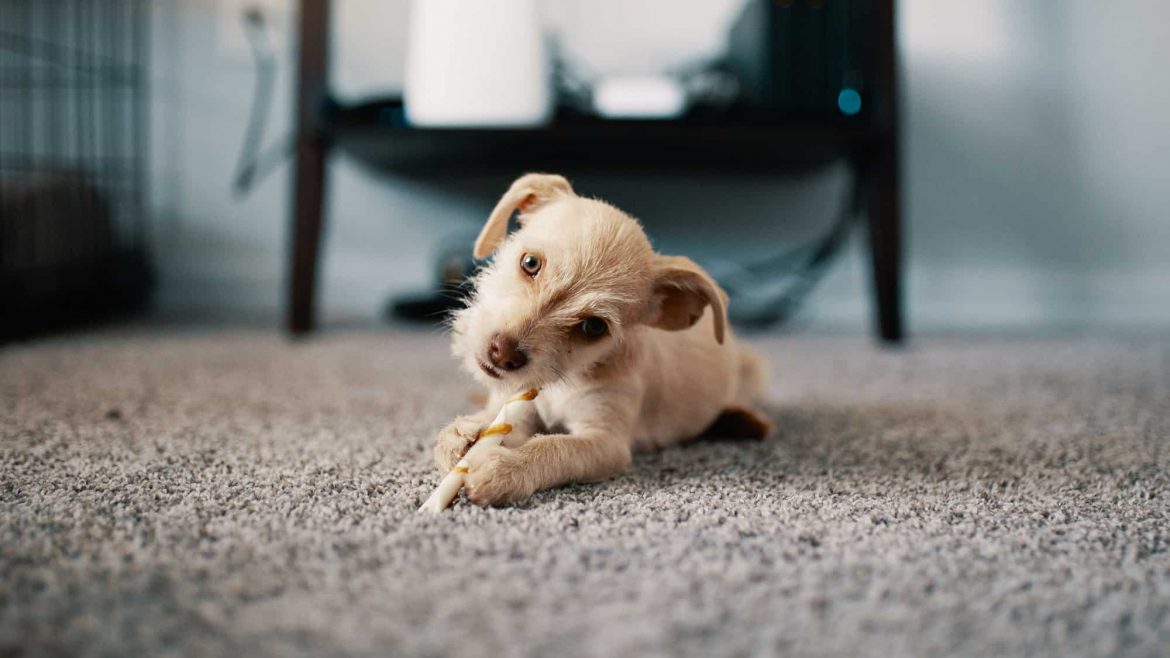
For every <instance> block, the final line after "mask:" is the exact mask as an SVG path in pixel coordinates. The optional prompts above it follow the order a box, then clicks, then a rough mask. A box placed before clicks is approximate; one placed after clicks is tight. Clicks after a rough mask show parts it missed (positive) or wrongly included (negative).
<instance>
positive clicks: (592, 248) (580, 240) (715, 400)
mask: <svg viewBox="0 0 1170 658" xmlns="http://www.w3.org/2000/svg"><path fill="white" fill-rule="evenodd" d="M515 211H519V212H520V214H519V223H520V226H521V228H520V229H519V230H517V231H516V232H515V233H513V234H512V235H511V236H509V235H508V234H507V232H508V222H509V219H510V218H511V216H512V214H513V212H515ZM474 253H475V256H476V257H477V258H487V257H488V256H490V255H492V254H493V253H494V254H495V258H494V260H493V261H492V263H491V264H490V265H489V266H487V267H486V268H485V269H484V270H482V271H481V272H480V273H479V274H478V276H477V277H476V279H475V292H474V294H473V295H472V297H471V298H470V300H469V302H468V305H467V307H466V308H464V309H462V310H460V311H458V312H456V313H455V314H454V316H453V319H452V334H453V341H452V344H453V347H452V352H453V353H454V355H455V356H456V357H457V358H458V359H460V360H461V362H462V363H463V365H464V366H465V367H466V368H467V370H468V371H470V372H471V373H472V375H474V376H475V377H476V378H477V379H479V380H480V381H482V382H483V383H484V384H486V385H487V386H488V389H489V391H490V393H489V396H488V401H487V406H486V407H485V408H484V409H483V410H482V411H479V412H477V413H474V414H471V415H469V416H463V417H460V418H456V419H455V421H454V422H452V423H451V424H450V425H449V426H447V427H446V428H445V429H443V430H442V431H441V432H440V433H439V437H438V441H437V444H436V445H435V460H436V461H437V462H438V465H439V468H440V469H442V470H443V471H444V472H446V471H447V470H449V469H450V468H451V467H452V466H453V465H454V464H455V463H456V462H457V461H458V460H459V459H460V458H462V457H463V456H464V454H465V453H466V452H467V449H468V447H469V446H470V445H471V443H472V442H473V441H475V439H476V437H477V435H478V433H479V431H480V430H481V429H483V428H484V426H485V425H486V424H487V423H489V422H491V420H492V418H493V417H494V416H495V414H496V412H497V411H498V410H499V408H500V405H501V404H503V402H504V401H505V400H506V399H507V398H508V397H509V396H511V395H513V394H514V393H515V392H516V391H519V390H523V389H526V388H529V387H540V388H541V394H540V397H538V398H537V399H536V404H535V405H534V406H535V413H533V414H531V415H530V417H529V418H525V419H521V420H520V421H519V424H520V425H521V426H522V427H521V431H519V432H516V431H514V432H513V434H514V435H519V434H523V435H528V434H530V433H532V432H540V433H539V434H536V435H535V436H533V437H532V438H531V439H530V440H528V441H526V442H523V443H522V444H518V445H517V444H514V443H513V444H508V443H505V447H498V448H494V449H492V450H489V451H486V452H485V451H476V452H477V453H480V454H478V455H475V456H474V458H470V457H469V467H468V472H467V475H466V480H465V481H466V485H465V490H466V492H467V496H468V498H469V499H470V500H471V501H472V502H474V503H477V504H480V505H498V504H505V503H512V502H516V501H520V500H523V499H524V498H527V497H528V496H530V495H531V494H532V493H533V492H535V491H539V490H541V489H545V488H548V487H555V486H558V485H563V484H567V483H570V482H588V481H595V480H601V479H605V478H609V477H612V476H615V475H618V474H619V473H621V472H622V471H623V470H625V469H626V467H627V466H629V464H630V452H631V450H632V449H633V448H635V447H661V446H666V445H670V444H673V443H678V442H680V441H684V440H687V439H691V438H694V437H696V436H698V435H699V434H700V433H701V432H702V431H703V430H704V429H705V428H709V427H712V426H713V425H715V426H717V427H718V428H719V431H720V433H721V434H723V435H725V436H726V435H728V434H734V435H739V436H745V437H762V436H764V435H765V434H767V432H768V431H769V423H768V421H767V420H766V419H765V417H764V416H763V415H762V414H760V413H757V412H756V411H754V410H753V409H752V407H751V404H752V401H753V399H754V398H755V397H756V396H757V395H758V394H759V393H760V391H761V389H762V387H763V383H764V382H763V379H764V377H763V369H762V367H761V362H760V360H759V358H758V356H757V355H756V354H754V353H753V352H751V351H750V350H748V349H747V348H746V347H744V346H742V345H740V344H739V343H737V342H736V340H735V336H734V335H733V334H732V332H731V329H730V327H728V322H727V313H726V307H727V295H726V294H725V293H724V292H723V290H721V289H720V288H719V286H718V285H717V284H716V283H715V281H714V280H712V279H711V277H710V276H709V275H708V274H707V273H706V272H704V271H703V270H702V268H700V267H699V266H698V265H696V264H695V263H694V262H692V261H691V260H690V259H688V258H685V257H682V256H664V255H661V254H657V253H655V252H654V250H653V249H652V248H651V246H650V242H649V240H647V238H646V234H645V233H644V232H643V230H642V227H641V226H640V225H639V224H638V222H637V221H636V220H634V219H633V218H632V217H630V216H629V215H626V214H625V213H623V212H622V211H620V210H618V209H617V208H614V207H613V206H610V205H608V204H606V203H603V202H601V201H597V200H594V199H585V198H582V197H579V196H577V195H576V194H575V193H574V192H573V188H572V187H570V186H569V183H568V181H566V180H565V179H564V178H562V177H560V176H554V175H549V174H528V175H526V176H523V177H521V178H519V179H518V180H516V182H515V183H513V184H512V186H511V188H510V189H509V190H508V192H507V193H506V194H504V196H503V198H502V199H500V202H499V204H498V205H497V206H496V208H495V210H493V211H492V213H491V216H490V217H488V220H487V223H486V224H485V225H484V227H483V230H482V231H481V233H480V234H479V238H478V240H476V243H475V252H474ZM716 421H718V423H717V422H716ZM513 425H516V423H513Z"/></svg>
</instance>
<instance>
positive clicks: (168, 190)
mask: <svg viewBox="0 0 1170 658" xmlns="http://www.w3.org/2000/svg"><path fill="white" fill-rule="evenodd" d="M737 1H738V0H726V2H719V3H704V4H703V5H702V7H703V8H704V9H703V11H704V12H705V13H703V14H700V13H698V12H697V11H691V12H689V13H680V12H677V11H675V12H674V14H673V16H674V17H675V20H673V21H671V22H663V21H654V22H653V23H652V24H653V25H654V26H655V29H654V30H653V31H652V32H650V33H649V34H647V35H646V36H645V38H643V39H640V40H636V41H633V40H632V41H631V42H630V43H632V44H634V45H632V46H630V47H629V48H626V47H623V48H622V49H614V48H612V47H607V46H608V45H609V44H607V43H606V42H603V41H598V40H597V39H596V35H597V34H607V35H610V37H611V38H616V35H618V34H619V32H620V30H621V29H623V28H624V29H627V30H628V26H630V25H637V24H638V17H637V16H629V15H628V13H629V12H630V11H634V10H632V9H630V5H629V4H628V3H626V4H625V5H621V3H618V5H614V6H619V5H620V6H625V7H626V9H625V10H624V11H625V12H626V15H622V16H620V17H619V18H618V19H616V20H611V21H609V22H608V23H607V22H605V21H604V20H603V19H604V13H603V12H601V11H596V12H589V13H587V12H586V11H585V9H584V8H585V6H586V5H585V4H583V3H581V2H579V1H577V0H560V1H559V2H557V3H554V4H551V5H546V14H547V18H548V20H549V22H550V24H551V25H552V26H553V27H554V28H555V29H556V30H557V31H558V32H559V33H560V34H561V35H562V36H563V38H564V39H565V40H566V42H567V43H569V44H570V47H571V49H572V50H573V52H574V53H575V54H576V55H577V56H579V57H581V58H584V59H585V60H587V61H589V62H591V63H592V64H593V65H594V68H595V70H613V69H615V68H621V67H622V66H623V62H624V61H633V62H642V63H646V62H654V63H656V64H657V63H671V62H675V61H682V60H685V58H686V57H688V56H690V55H693V53H690V51H688V50H687V48H684V47H682V46H683V45H684V44H685V45H688V46H689V45H690V44H700V46H701V48H702V49H703V51H704V52H709V51H711V50H712V49H717V48H718V46H719V38H720V36H719V30H718V29H714V28H712V27H710V26H716V27H717V26H718V25H719V21H721V20H725V18H726V17H727V16H728V15H730V14H732V13H733V10H734V7H735V5H736V4H737ZM607 2H609V3H613V2H614V0H607ZM265 3H266V4H268V5H272V6H273V7H274V8H275V10H276V11H274V12H273V16H274V20H275V22H276V27H277V30H278V34H279V39H278V42H279V47H280V49H281V52H282V57H283V60H284V62H285V65H284V66H283V67H282V69H281V74H282V78H281V81H280V93H279V94H278V98H277V102H276V105H275V110H274V114H273V120H272V122H271V124H270V125H269V126H268V134H269V137H270V138H271V139H276V138H278V137H280V136H282V135H285V134H287V132H288V129H289V114H290V110H289V100H290V93H289V91H290V86H289V85H290V75H291V67H290V66H289V61H288V55H289V53H290V51H291V48H290V47H289V38H290V37H289V34H288V29H289V27H290V26H291V25H292V24H293V16H292V11H291V10H290V8H289V7H288V6H287V3H284V2H280V1H278V0H265ZM239 4H240V1H239V0H176V1H175V2H173V3H165V4H164V5H160V6H159V7H160V8H159V11H158V14H157V15H156V20H155V22H156V30H155V33H156V35H157V37H156V41H155V44H156V48H155V52H156V62H155V68H156V76H155V78H156V80H155V82H156V87H155V98H156V102H155V112H154V121H155V126H154V135H155V163H156V167H155V180H154V193H153V203H154V205H155V207H156V209H157V211H158V217H159V221H158V223H157V231H156V238H157V243H158V246H159V251H160V255H161V261H162V265H163V272H162V274H163V279H162V282H163V286H162V290H161V294H160V302H161V305H162V307H163V308H164V310H166V311H168V312H176V313H190V312H201V311H202V312H206V311H216V312H223V311H225V310H226V311H228V312H232V313H236V314H249V315H257V316H260V317H266V318H268V317H275V314H276V313H277V311H278V309H279V307H280V304H281V302H282V290H283V288H282V285H283V284H282V281H283V271H284V263H283V259H284V256H283V254H284V252H285V249H286V240H287V236H286V231H285V226H286V222H287V218H286V215H287V200H288V197H289V191H288V185H289V177H288V168H287V167H286V168H283V169H281V170H279V171H278V172H277V173H276V175H274V176H272V177H271V178H269V179H268V180H266V181H265V182H264V183H263V184H262V185H260V186H259V187H258V188H257V189H256V190H255V191H254V192H253V193H252V194H251V195H249V196H247V197H245V198H243V199H235V198H233V197H232V195H231V193H230V172H231V171H232V168H233V166H234V159H235V156H236V150H237V148H238V146H239V141H240V138H241V135H242V133H243V129H244V120H245V117H246V115H247V111H248V102H249V94H250V85H251V83H252V75H251V65H250V62H249V60H248V58H247V54H246V50H244V49H243V47H242V43H241V40H240V39H239V37H238V35H236V36H235V37H233V36H232V30H233V29H236V28H235V21H234V20H233V19H232V18H231V17H232V16H234V13H235V11H236V10H238V7H239ZM335 4H336V5H337V6H338V15H337V21H336V23H337V25H336V32H337V34H338V37H337V39H336V42H337V44H338V49H337V52H336V57H335V61H334V64H335V66H334V69H335V76H336V80H337V89H338V90H339V92H340V93H342V94H343V95H346V96H347V97H360V96H364V95H372V94H378V93H384V92H385V91H386V90H388V89H397V88H399V87H400V85H401V80H400V78H401V69H402V64H401V62H402V58H403V50H404V35H405V31H406V24H405V21H406V17H407V14H408V10H407V9H408V6H407V3H406V2H405V1H404V0H393V1H386V0H344V1H338V2H336V3H335ZM598 4H599V3H597V2H594V3H589V5H588V7H590V8H597V6H598ZM668 4H670V6H672V7H677V6H678V5H677V3H668ZM663 6H664V5H662V2H658V1H656V2H653V3H640V4H639V5H637V8H636V11H639V12H646V15H648V16H651V17H653V16H656V15H657V12H661V11H663ZM901 9H902V11H901V25H900V28H901V30H902V33H901V39H902V44H901V45H902V53H903V60H904V61H903V67H904V70H905V71H904V73H905V88H904V102H903V108H904V112H905V119H906V128H907V129H906V131H905V135H904V144H905V154H906V166H905V174H906V219H907V222H908V227H907V235H908V238H909V242H908V252H909V253H908V257H909V262H910V266H911V270H910V277H909V280H908V293H909V304H910V310H911V313H912V320H913V324H914V326H915V327H916V328H919V329H930V330H933V329H952V328H964V327H972V326H975V327H985V328H986V327H992V328H1018V329H1030V328H1043V329H1055V328H1069V327H1103V326H1109V327H1113V326H1122V327H1147V328H1148V327H1166V326H1170V304H1167V303H1166V300H1167V299H1170V295H1168V294H1167V289H1168V288H1170V263H1168V259H1167V258H1166V252H1167V247H1168V246H1170V222H1168V221H1167V218H1166V214H1167V213H1166V212H1165V210H1164V203H1165V202H1164V198H1165V190H1166V189H1168V185H1170V175H1168V173H1167V172H1168V170H1170V168H1168V167H1167V166H1166V165H1165V164H1164V162H1163V157H1162V154H1164V153H1166V152H1168V147H1170V131H1167V130H1166V129H1165V127H1164V123H1165V116H1167V114H1168V111H1170V90H1167V88H1166V87H1165V85H1164V84H1162V83H1161V82H1159V81H1161V80H1164V73H1163V72H1162V71H1161V70H1159V69H1160V67H1161V64H1160V63H1162V62H1166V61H1170V45H1168V44H1170V5H1165V4H1163V3H1160V2H1158V1H1157V0H1147V1H1144V2H1143V1H1139V0H1134V1H1132V2H1129V3H1126V5H1125V10H1124V12H1123V11H1122V10H1120V9H1112V10H1103V9H1101V5H1099V3H1093V2H1089V1H1088V0H1069V1H1066V2H1059V3H1057V2H1042V1H1040V0H1032V1H1029V2H1012V1H1009V0H987V1H985V2H982V3H966V2H961V1H959V0H947V1H946V2H941V1H939V0H908V1H905V2H902V3H901ZM599 16H601V17H602V18H599ZM225 17H226V18H225ZM663 26H667V27H663ZM586 27H588V29H586ZM575 30H576V31H575ZM615 50H616V51H618V52H620V56H618V55H615V54H614V53H615ZM330 181H331V182H330V204H329V208H330V216H331V223H330V227H329V234H328V236H327V242H326V255H325V261H324V270H323V273H322V294H323V304H324V309H325V312H326V314H327V315H328V316H330V317H332V318H334V319H335V320H336V319H349V318H363V317H373V316H375V315H377V314H378V313H379V312H380V310H381V306H382V304H383V302H384V300H385V298H386V297H387V295H390V294H394V293H400V292H404V291H409V290H412V289H417V288H420V287H423V286H425V285H426V284H427V283H428V282H429V281H430V279H431V277H432V268H433V264H432V262H431V255H432V253H433V250H434V249H435V247H436V245H437V244H438V242H439V241H440V240H442V239H443V238H444V237H445V236H451V235H454V234H460V233H466V232H468V231H473V230H474V228H475V227H476V226H477V225H478V223H479V222H480V221H482V219H483V218H484V217H485V215H486V213H487V211H488V210H489V209H490V206H491V205H492V203H493V202H494V200H495V198H496V197H497V196H498V194H499V193H500V192H501V191H502V190H503V188H504V186H505V185H506V183H507V182H508V181H507V180H506V179H501V178H493V177H479V178H472V179H459V180H455V179H451V178H446V179H444V178H437V179H428V180H425V181H421V180H417V179H409V180H408V179H393V178H391V179H387V178H384V177H381V176H380V175H376V174H374V173H372V172H367V171H364V170H362V169H361V167H360V166H359V165H357V164H356V163H354V162H351V161H349V160H347V159H345V158H339V159H337V161H336V162H335V164H334V167H333V170H332V172H331V176H330ZM845 182H846V181H845V175H844V172H842V171H839V170H831V171H828V172H825V173H823V174H822V175H820V176H817V177H814V178H811V179H808V180H805V181H783V182H776V181H772V180H767V179H765V178H762V177H755V178H748V179H728V178H719V177H687V178H684V179H659V178H655V177H648V178H645V179H636V180H632V179H628V178H624V177H612V176H595V177H590V178H588V179H584V180H576V181H575V184H576V186H577V187H578V189H580V190H582V191H584V192H586V193H589V194H591V195H595V196H602V197H606V198H609V199H611V200H613V201H614V202H616V203H617V204H618V205H621V206H623V207H625V208H627V209H628V210H630V211H631V212H633V213H634V214H635V215H637V216H639V217H640V218H641V219H643V221H644V222H645V223H646V224H647V227H648V229H649V231H650V233H651V234H652V235H653V236H654V238H655V240H656V243H657V244H658V245H659V246H660V248H662V249H664V250H676V251H691V252H693V251H695V250H696V245H698V244H700V243H702V244H704V245H705V246H706V245H710V244H712V243H714V246H715V252H716V253H717V254H718V255H720V256H723V257H730V258H736V257H739V256H740V255H750V254H752V253H757V252H758V251H759V245H761V244H788V243H792V242H794V241H799V240H803V239H806V238H807V237H809V236H811V235H814V234H816V232H817V231H818V230H819V229H820V227H821V226H822V224H823V221H824V220H825V218H826V217H828V216H829V215H830V214H831V213H832V212H833V209H834V207H835V204H836V203H837V200H838V198H839V193H840V190H841V186H842V185H844V184H845ZM727 199H735V200H736V201H737V205H736V211H735V217H732V218H728V217H726V212H727V208H728V207H729V206H728V204H727V202H726V200H727ZM715 220H718V222H719V223H720V224H721V225H723V224H724V223H725V222H727V221H729V220H734V221H735V222H737V225H739V226H742V227H743V230H742V231H739V232H737V234H736V236H731V237H730V238H726V236H723V235H722V234H721V232H718V231H716V229H715V224H714V222H715ZM737 236H738V237H737ZM717 238H718V239H717ZM867 291H868V277H867V270H866V262H865V260H864V257H863V251H862V249H861V245H860V244H854V245H852V246H851V248H850V250H849V253H847V254H846V257H845V258H843V259H842V260H841V261H840V263H839V264H838V266H837V267H836V268H835V269H834V271H833V273H832V275H831V276H830V277H829V279H828V280H827V281H826V282H825V283H824V285H823V286H822V287H821V288H820V289H818V290H817V292H816V293H815V296H814V298H813V301H812V303H811V304H810V305H809V306H808V307H807V309H806V310H805V311H804V312H803V313H802V316H801V320H800V323H801V324H803V325H806V326H813V327H818V328H854V327H862V326H865V323H866V321H867V319H868V298H867Z"/></svg>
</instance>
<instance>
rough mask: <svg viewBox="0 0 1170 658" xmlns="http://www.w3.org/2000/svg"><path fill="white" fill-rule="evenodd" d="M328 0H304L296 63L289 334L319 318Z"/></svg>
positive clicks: (326, 147) (326, 146)
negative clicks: (318, 275)
mask: <svg viewBox="0 0 1170 658" xmlns="http://www.w3.org/2000/svg"><path fill="white" fill-rule="evenodd" d="M328 55H329V0H301V2H300V52H299V59H298V65H297V98H296V171H295V173H294V177H293V202H292V227H291V228H292V254H291V259H290V262H289V277H288V285H289V290H288V295H289V297H288V316H287V319H286V322H287V327H288V330H289V332H290V333H292V334H294V335H300V334H306V333H308V332H310V331H312V330H313V326H314V324H315V321H316V316H315V314H314V303H315V301H316V288H317V262H318V256H319V254H320V250H321V232H322V227H323V225H324V213H325V183H326V181H325V177H326V174H327V171H326V162H327V157H328V154H329V141H328V138H327V137H326V135H325V134H324V131H323V130H322V128H321V111H322V109H323V108H324V105H325V99H326V97H327V94H328V86H327V74H328V60H329V58H328Z"/></svg>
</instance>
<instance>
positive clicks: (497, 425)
mask: <svg viewBox="0 0 1170 658" xmlns="http://www.w3.org/2000/svg"><path fill="white" fill-rule="evenodd" d="M539 393H540V389H536V388H530V389H528V390H527V391H524V392H523V393H521V394H519V395H517V396H515V397H513V398H512V399H510V400H508V401H507V402H505V403H504V406H503V407H501V408H500V413H498V414H496V419H495V420H493V421H492V423H491V425H488V426H487V427H485V428H483V430H481V431H480V433H479V435H478V436H476V437H475V442H474V443H472V444H471V448H470V449H468V451H467V455H471V454H473V453H474V452H475V451H476V450H483V449H485V448H490V447H494V446H498V445H500V444H501V443H503V442H504V437H506V436H508V435H509V434H511V433H512V429H513V428H512V423H509V422H508V412H509V410H511V412H512V413H513V414H517V413H519V412H522V411H524V405H528V404H532V401H533V400H535V399H536V396H537V395H538V394H539ZM512 418H513V419H515V418H516V416H515V415H513V416H512ZM516 438H521V437H516ZM467 466H468V463H467V456H464V458H463V459H460V460H459V463H458V464H455V468H453V469H451V472H450V473H448V474H447V475H446V476H444V477H443V481H442V482H440V483H439V486H438V487H436V488H435V492H434V493H432V494H431V497H430V498H427V500H426V502H425V503H423V504H422V507H420V508H418V511H420V512H430V513H432V514H439V513H441V512H442V511H443V510H445V509H447V507H448V506H450V505H451V501H453V500H455V497H456V496H458V495H459V490H460V489H462V488H463V479H464V476H465V475H466V474H467Z"/></svg>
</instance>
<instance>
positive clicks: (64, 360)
mask: <svg viewBox="0 0 1170 658" xmlns="http://www.w3.org/2000/svg"><path fill="white" fill-rule="evenodd" d="M756 342H757V344H758V345H759V347H760V348H761V350H762V351H764V352H765V353H766V355H767V357H768V360H769V361H770V363H771V366H772V369H773V371H774V375H775V383H774V385H773V387H772V392H771V399H772V402H771V403H770V407H769V408H770V411H771V413H772V415H773V416H774V418H775V420H776V424H777V428H778V431H777V432H776V434H775V435H774V436H772V437H771V438H769V439H767V440H765V441H763V442H736V441H706V442H702V443H698V444H695V445H692V446H689V447H685V448H679V449H671V450H667V451H663V452H660V453H656V454H644V455H639V456H638V457H637V459H636V460H635V463H634V466H633V468H632V469H631V471H630V472H629V473H628V474H627V475H625V476H623V477H621V478H618V479H615V480H612V481H608V482H604V483H600V484H594V485H587V486H573V487H567V488H563V489H559V490H555V491H549V492H545V493H542V494H539V495H537V496H536V497H535V498H533V499H532V500H530V501H529V502H527V503H526V504H523V505H520V506H518V507H511V508H503V509H479V508H473V507H469V506H467V505H459V506H457V507H456V508H455V509H454V510H452V511H451V512H450V513H448V514H446V515H444V516H442V517H437V518H435V517H426V516H420V515H417V514H416V513H415V508H416V506H417V505H418V504H419V502H420V501H421V500H422V499H423V498H424V497H425V496H426V495H427V494H428V493H429V492H430V490H431V488H432V487H433V486H434V485H435V483H436V482H437V479H438V474H437V472H436V471H435V469H434V466H433V465H432V464H431V461H430V457H429V452H430V443H431V441H432V438H433V436H434V434H435V431H436V430H437V429H438V428H439V427H440V426H441V425H442V424H444V423H445V421H447V420H448V419H449V418H450V417H452V416H453V415H455V414H456V413H459V412H461V411H464V410H466V409H468V408H469V407H470V405H471V403H470V399H471V398H472V396H473V395H474V393H475V390H474V388H473V387H472V385H471V384H470V382H469V381H468V380H467V379H466V378H465V377H463V376H461V375H460V374H459V372H458V371H457V369H456V367H455V365H454V363H453V362H452V361H451V360H450V359H449V358H448V357H447V354H446V345H445V341H444V339H443V338H442V337H441V336H439V335H434V334H429V333H409V332H403V331H336V332H330V333H325V334H323V335H321V336H320V337H318V338H314V339H312V340H308V341H305V342H300V343H290V342H287V341H286V340H284V339H283V338H281V337H280V336H279V335H277V334H275V333H271V332H266V331H260V330H243V329H235V330H210V329H208V330H177V329H166V330H160V329H134V330H107V331H99V332H95V333H90V334H84V335H79V336H68V337H56V338H51V339H46V340H42V341H38V342H32V343H24V344H17V345H8V346H5V347H2V348H0V417H2V423H0V655H3V656H22V655H28V656H31V655H42V654H66V655H233V656H236V655H247V656H286V655H313V656H317V655H355V656H356V655H394V656H416V655H417V656H442V655H459V656H480V655H483V656H488V655H491V656H500V655H557V656H616V655H693V656H710V655H871V656H890V655H899V656H903V655H921V656H926V655H943V654H949V655H1021V654H1045V655H1054V656H1107V655H1129V656H1157V655H1165V650H1166V647H1167V646H1170V552H1168V549H1170V500H1168V497H1170V491H1168V488H1167V487H1168V485H1170V475H1168V467H1170V451H1168V447H1170V340H1163V339H1155V338H1118V337H1096V338H1093V337H1083V336H1082V337H1067V338H1051V339H1028V338H1008V337H986V336H984V337H978V338H962V337H949V338H920V339H919V340H917V341H916V342H915V343H914V344H913V345H912V346H911V347H910V348H908V349H906V350H901V351H886V350H882V349H878V348H876V347H874V346H873V345H872V344H871V343H870V342H869V341H868V340H866V339H864V338H851V337H813V336H793V337H786V338H767V339H759V340H757V341H756Z"/></svg>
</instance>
